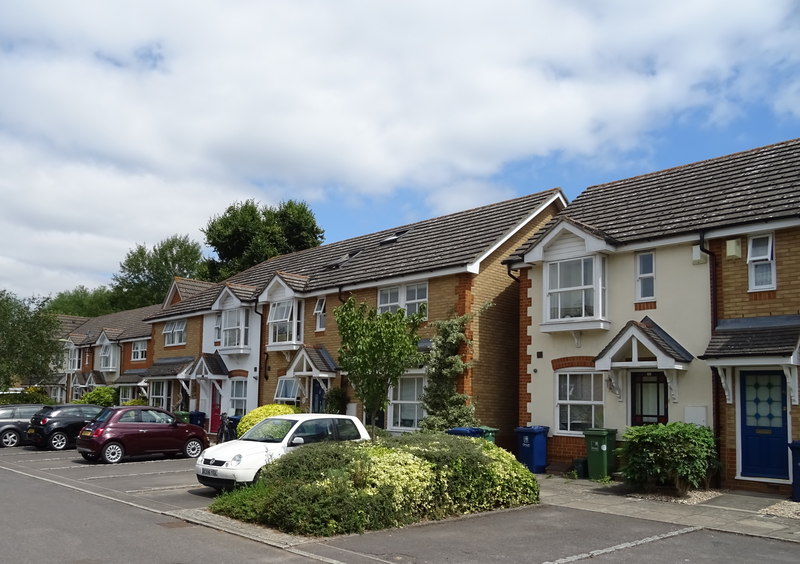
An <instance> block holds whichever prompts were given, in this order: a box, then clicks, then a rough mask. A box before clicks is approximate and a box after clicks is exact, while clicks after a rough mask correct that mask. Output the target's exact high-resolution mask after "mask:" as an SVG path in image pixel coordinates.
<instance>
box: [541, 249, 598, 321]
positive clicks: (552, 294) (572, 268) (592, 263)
mask: <svg viewBox="0 0 800 564" xmlns="http://www.w3.org/2000/svg"><path fill="white" fill-rule="evenodd" d="M605 264H606V263H605V257H603V256H601V255H595V256H591V257H581V258H576V259H570V260H562V261H554V262H548V263H546V264H545V270H544V272H545V281H544V282H545V288H544V301H545V304H544V323H543V327H542V330H543V331H554V330H570V328H569V327H568V326H571V327H572V330H580V329H592V328H596V329H607V327H605V325H607V323H606V322H605V321H604V322H603V323H601V324H600V325H598V324H597V323H596V322H597V321H600V320H605V315H606V304H605V301H606V288H605V278H606V276H605V268H606V267H605ZM576 322H590V325H588V326H586V327H583V326H581V327H578V326H576V325H575V323H576ZM548 324H549V325H552V326H553V327H551V328H548V327H547V326H548ZM556 324H557V325H556ZM583 325H585V324H583Z"/></svg>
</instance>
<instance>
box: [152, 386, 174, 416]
mask: <svg viewBox="0 0 800 564" xmlns="http://www.w3.org/2000/svg"><path fill="white" fill-rule="evenodd" d="M170 388H172V386H171V385H170V382H168V381H167V380H151V381H150V390H149V396H148V400H149V401H148V403H149V404H150V405H152V406H153V407H160V408H162V409H169V403H170Z"/></svg>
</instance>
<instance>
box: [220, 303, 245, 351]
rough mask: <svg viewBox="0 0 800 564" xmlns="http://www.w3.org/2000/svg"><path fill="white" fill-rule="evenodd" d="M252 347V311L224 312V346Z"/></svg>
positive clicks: (230, 310)
mask: <svg viewBox="0 0 800 564" xmlns="http://www.w3.org/2000/svg"><path fill="white" fill-rule="evenodd" d="M249 345H250V310H248V309H229V310H226V311H223V312H222V346H223V347H247V346H249Z"/></svg>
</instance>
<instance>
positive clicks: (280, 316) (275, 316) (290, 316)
mask: <svg viewBox="0 0 800 564" xmlns="http://www.w3.org/2000/svg"><path fill="white" fill-rule="evenodd" d="M302 303H303V302H301V301H299V300H283V301H280V302H273V303H271V304H270V306H269V316H268V317H267V322H268V323H269V344H270V345H280V344H286V343H299V342H301V341H302V339H303V314H302Z"/></svg>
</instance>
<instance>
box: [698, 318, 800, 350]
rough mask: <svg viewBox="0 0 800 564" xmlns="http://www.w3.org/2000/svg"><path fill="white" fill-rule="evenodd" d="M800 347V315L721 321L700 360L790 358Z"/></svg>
mask: <svg viewBox="0 0 800 564" xmlns="http://www.w3.org/2000/svg"><path fill="white" fill-rule="evenodd" d="M798 346H800V315H777V316H773V317H743V318H737V319H722V320H720V321H719V324H718V325H717V327H716V328H715V329H714V332H713V334H712V335H711V340H710V341H709V343H708V347H707V348H706V352H705V353H704V354H703V356H701V357H700V358H704V359H709V358H726V357H739V356H791V355H792V354H793V353H794V352H795V351H796V350H797V348H798Z"/></svg>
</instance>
